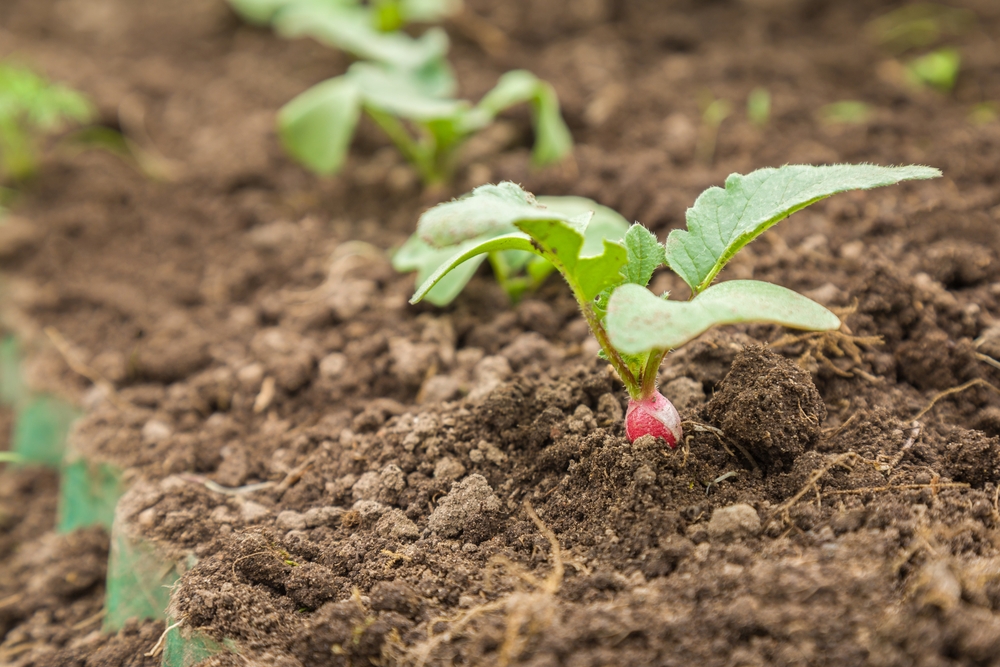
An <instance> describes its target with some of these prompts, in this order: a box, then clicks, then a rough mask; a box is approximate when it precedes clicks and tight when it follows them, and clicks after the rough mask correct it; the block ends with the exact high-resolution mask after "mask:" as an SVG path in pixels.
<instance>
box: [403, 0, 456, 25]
mask: <svg viewBox="0 0 1000 667" xmlns="http://www.w3.org/2000/svg"><path fill="white" fill-rule="evenodd" d="M399 4H400V9H401V11H402V13H403V17H404V18H405V19H406V21H407V22H410V21H414V22H416V23H438V22H440V21H443V20H444V19H446V18H448V17H449V16H451V15H453V14H457V13H458V12H460V11H461V10H462V1H461V0H401V1H400V3H399Z"/></svg>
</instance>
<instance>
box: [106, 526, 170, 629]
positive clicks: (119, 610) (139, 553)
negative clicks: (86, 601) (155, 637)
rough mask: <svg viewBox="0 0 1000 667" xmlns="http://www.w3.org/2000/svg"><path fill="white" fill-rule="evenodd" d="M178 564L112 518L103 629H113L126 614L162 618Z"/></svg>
mask: <svg viewBox="0 0 1000 667" xmlns="http://www.w3.org/2000/svg"><path fill="white" fill-rule="evenodd" d="M178 565H179V563H178V561H177V560H175V559H172V558H170V557H168V556H167V555H166V554H165V553H164V551H163V550H162V549H158V548H157V547H156V545H155V544H153V543H152V542H150V541H149V540H147V539H145V538H143V537H141V536H137V535H134V534H132V533H131V531H129V530H128V529H127V527H124V526H122V525H121V522H120V521H116V522H115V525H114V527H113V528H112V529H111V556H110V557H109V558H108V579H107V589H106V593H105V598H104V611H105V614H104V630H105V631H106V632H117V631H118V630H120V629H121V628H122V627H123V626H124V625H125V622H126V621H127V620H128V619H130V618H137V619H140V620H143V619H165V618H166V613H167V605H168V604H169V603H170V592H171V588H172V587H173V585H174V584H175V583H176V582H177V580H178V579H179V578H180V572H179V570H180V568H179V567H178Z"/></svg>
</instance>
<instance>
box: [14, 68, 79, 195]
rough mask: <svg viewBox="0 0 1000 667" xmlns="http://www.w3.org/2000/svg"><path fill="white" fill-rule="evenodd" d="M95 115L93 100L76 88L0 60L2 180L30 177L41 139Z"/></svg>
mask: <svg viewBox="0 0 1000 667" xmlns="http://www.w3.org/2000/svg"><path fill="white" fill-rule="evenodd" d="M92 115H93V107H92V106H91V104H90V102H89V101H88V100H87V98H86V97H84V96H83V95H81V94H80V93H78V92H76V91H75V90H72V89H70V88H68V87H66V86H63V85H61V84H56V83H51V82H50V81H48V80H47V79H45V78H44V77H41V76H39V75H38V74H35V73H34V72H32V71H31V70H29V69H27V68H24V67H19V66H16V65H12V64H9V63H2V62H0V183H2V182H8V181H19V180H23V179H25V178H27V177H29V176H31V174H32V173H34V171H35V169H36V167H37V164H38V153H39V150H40V145H39V144H40V141H41V139H42V138H43V137H44V136H46V135H49V134H52V133H55V132H59V131H60V130H62V129H63V128H64V127H66V126H67V125H69V124H71V123H85V122H87V121H88V120H89V119H90V118H91V116H92Z"/></svg>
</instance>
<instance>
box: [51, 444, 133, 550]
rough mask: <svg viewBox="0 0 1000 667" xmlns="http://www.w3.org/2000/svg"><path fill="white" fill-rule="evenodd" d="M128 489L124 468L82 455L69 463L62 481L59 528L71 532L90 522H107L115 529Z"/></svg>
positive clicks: (91, 523) (65, 467) (94, 523)
mask: <svg viewBox="0 0 1000 667" xmlns="http://www.w3.org/2000/svg"><path fill="white" fill-rule="evenodd" d="M124 492H125V486H124V484H123V483H122V473H121V470H120V469H119V468H117V467H116V466H113V465H111V464H110V463H93V462H90V461H87V460H86V459H83V458H78V459H76V460H75V461H73V462H71V463H67V464H65V465H64V466H63V468H62V476H61V478H60V482H59V521H58V524H57V526H56V530H58V531H59V532H61V533H68V532H70V531H73V530H76V529H77V528H86V527H87V526H104V527H105V528H106V529H108V530H111V527H112V525H113V524H114V520H115V506H116V505H117V504H118V499H119V498H121V496H122V494H123V493H124Z"/></svg>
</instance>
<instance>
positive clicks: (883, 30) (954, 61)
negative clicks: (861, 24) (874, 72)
mask: <svg viewBox="0 0 1000 667" xmlns="http://www.w3.org/2000/svg"><path fill="white" fill-rule="evenodd" d="M975 23H976V15H975V14H973V13H972V12H970V11H968V10H965V9H956V8H953V7H946V6H944V5H938V4H930V3H921V4H915V5H909V6H906V7H902V8H900V9H897V10H894V11H891V12H889V13H888V14H885V15H883V16H880V17H878V18H876V19H874V20H872V21H870V22H869V23H868V26H867V31H868V34H869V36H870V37H871V38H872V40H873V41H874V42H875V43H877V44H879V45H880V46H882V47H883V48H885V49H887V50H888V51H890V52H891V53H892V54H893V55H895V56H896V57H897V58H900V60H890V61H888V62H886V63H883V64H882V65H881V66H880V70H881V71H882V73H883V78H886V79H887V80H889V81H893V82H900V80H901V82H902V83H903V84H905V85H908V86H910V87H911V88H915V89H923V88H928V87H929V88H933V89H934V90H937V91H939V92H944V93H946V92H949V91H951V90H952V89H953V88H954V87H955V84H956V82H957V80H958V73H959V70H960V69H961V64H962V58H961V55H960V54H959V52H958V50H956V49H955V48H953V47H948V46H944V47H938V48H936V49H934V50H931V51H928V52H925V53H923V54H922V55H910V56H909V57H907V58H906V59H902V58H901V57H902V55H903V54H905V53H908V52H911V51H915V50H916V51H924V50H926V49H930V48H931V47H934V46H936V45H939V44H940V43H941V42H942V41H944V40H947V39H949V38H954V37H958V36H960V35H962V34H964V33H965V32H967V31H968V30H969V29H970V28H972V26H974V25H975Z"/></svg>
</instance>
